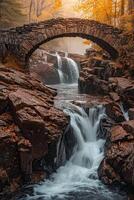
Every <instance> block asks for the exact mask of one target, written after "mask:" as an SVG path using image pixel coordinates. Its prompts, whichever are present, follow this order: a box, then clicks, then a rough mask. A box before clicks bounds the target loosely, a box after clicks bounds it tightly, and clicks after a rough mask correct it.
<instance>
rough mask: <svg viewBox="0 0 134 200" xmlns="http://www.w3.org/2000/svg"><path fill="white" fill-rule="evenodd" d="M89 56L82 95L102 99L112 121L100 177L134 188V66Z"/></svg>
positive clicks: (108, 124) (98, 55) (92, 53)
mask: <svg viewBox="0 0 134 200" xmlns="http://www.w3.org/2000/svg"><path fill="white" fill-rule="evenodd" d="M87 54H88V57H89V58H88V59H87V60H85V61H83V62H82V63H81V68H82V69H81V72H80V78H79V91H80V92H82V93H87V94H90V95H91V94H94V98H95V97H96V99H98V98H100V97H101V99H102V101H101V104H102V105H104V106H105V108H106V114H107V117H108V119H109V120H110V121H109V120H108V121H107V120H106V121H105V120H104V121H103V122H102V129H103V138H105V139H106V144H105V155H104V159H103V161H102V163H101V165H100V167H99V169H98V174H99V177H100V179H101V180H102V181H103V182H104V183H105V184H110V185H112V184H117V183H118V184H119V183H125V184H127V185H129V186H132V187H134V168H133V167H134V120H133V119H134V81H133V78H132V77H133V74H132V66H133V65H132V63H131V64H130V63H129V64H128V65H127V67H126V62H125V63H123V62H113V61H112V60H110V58H109V57H108V56H104V55H105V54H102V53H100V52H97V51H94V50H90V51H88V52H87ZM124 59H125V56H124ZM86 104H87V105H88V103H86ZM126 120H127V121H126ZM100 137H101V136H100Z"/></svg>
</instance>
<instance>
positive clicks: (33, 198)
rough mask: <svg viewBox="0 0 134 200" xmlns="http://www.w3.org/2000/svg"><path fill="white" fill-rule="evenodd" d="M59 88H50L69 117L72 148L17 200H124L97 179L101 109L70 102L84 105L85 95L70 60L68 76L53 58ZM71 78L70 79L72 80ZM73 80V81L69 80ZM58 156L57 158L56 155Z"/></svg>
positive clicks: (100, 107) (73, 63)
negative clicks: (58, 164)
mask: <svg viewBox="0 0 134 200" xmlns="http://www.w3.org/2000/svg"><path fill="white" fill-rule="evenodd" d="M57 59H58V70H59V78H60V84H57V85H52V86H51V87H54V88H56V89H57V91H58V95H57V97H56V98H55V106H56V107H58V108H60V109H62V110H63V112H64V113H66V114H67V115H69V116H70V126H71V128H72V132H73V135H74V137H75V139H76V145H75V147H74V149H73V153H72V155H71V157H70V159H69V160H66V155H64V159H65V165H64V166H61V167H59V168H58V169H57V171H56V172H55V173H53V174H52V175H51V176H50V178H49V179H47V180H44V181H43V182H41V183H40V184H37V185H34V186H29V188H30V187H32V190H33V191H32V194H31V192H27V191H28V190H30V189H29V188H27V189H26V190H24V194H23V196H22V197H19V198H18V199H17V200H127V197H126V194H125V193H120V192H119V191H118V189H116V190H115V189H113V190H111V189H109V188H108V187H107V186H105V185H103V184H102V183H101V181H100V180H99V179H98V175H97V169H98V167H99V164H100V162H101V161H102V159H103V157H104V144H105V140H102V139H99V138H98V137H97V135H98V132H99V131H100V130H99V125H100V121H101V119H103V118H104V117H106V114H105V108H104V107H103V106H102V105H96V106H94V107H91V108H90V109H89V110H88V112H87V111H85V110H84V108H82V107H80V106H77V105H75V104H72V101H74V100H77V101H79V102H81V103H82V102H84V101H85V95H82V94H78V84H77V80H78V75H79V73H78V72H79V70H78V66H76V63H75V62H74V61H72V59H71V60H70V59H69V60H68V65H69V70H68V71H69V72H68V73H69V76H71V78H70V79H69V78H68V79H65V77H64V74H63V73H62V68H63V66H62V62H61V59H60V57H59V55H57ZM73 78H74V79H73ZM72 79H73V80H72ZM62 153H64V152H62ZM57 156H58V155H57Z"/></svg>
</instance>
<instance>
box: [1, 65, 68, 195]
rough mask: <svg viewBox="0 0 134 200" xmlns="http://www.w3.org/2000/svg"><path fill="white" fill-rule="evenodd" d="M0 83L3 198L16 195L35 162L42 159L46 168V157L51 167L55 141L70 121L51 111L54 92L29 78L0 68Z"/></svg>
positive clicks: (57, 112)
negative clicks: (14, 193) (7, 195)
mask: <svg viewBox="0 0 134 200" xmlns="http://www.w3.org/2000/svg"><path fill="white" fill-rule="evenodd" d="M0 83H1V88H0V89H1V90H0V157H1V159H0V169H1V170H2V173H1V174H4V175H3V177H5V178H3V180H2V186H1V188H0V189H1V191H2V193H3V194H4V193H8V192H12V191H15V188H18V187H19V186H20V184H21V183H22V179H23V180H24V181H30V179H31V177H32V176H33V174H32V173H33V169H32V165H33V162H34V161H35V160H41V159H45V162H46V164H47V162H48V159H47V157H49V160H50V162H49V164H50V163H51V164H53V163H54V158H55V156H56V144H57V141H58V140H59V138H60V136H61V135H62V134H63V133H64V131H65V129H66V127H67V126H68V122H69V119H68V117H67V116H65V114H64V113H63V112H62V111H60V110H58V109H56V108H55V107H54V96H55V95H56V91H55V90H52V89H50V88H48V87H46V86H45V85H43V84H42V83H41V82H40V81H39V80H37V79H35V78H33V77H32V76H31V75H30V74H24V73H23V72H20V71H16V70H13V69H10V68H6V67H0ZM51 152H53V153H51ZM3 170H4V172H3ZM34 171H36V169H35V168H34ZM35 173H36V172H35ZM6 188H8V190H7V189H6Z"/></svg>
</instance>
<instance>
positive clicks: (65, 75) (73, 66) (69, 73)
mask: <svg viewBox="0 0 134 200" xmlns="http://www.w3.org/2000/svg"><path fill="white" fill-rule="evenodd" d="M67 56H68V53H65V59H66V61H67V62H66V68H67V69H66V72H64V68H65V66H64V65H63V62H62V58H61V56H60V55H59V54H58V53H57V52H56V57H57V63H58V73H59V78H60V83H68V84H72V83H77V82H78V78H79V68H78V64H77V63H76V62H75V61H74V60H73V59H71V58H69V57H67Z"/></svg>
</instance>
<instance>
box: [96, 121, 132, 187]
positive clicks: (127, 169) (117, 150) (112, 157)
mask: <svg viewBox="0 0 134 200" xmlns="http://www.w3.org/2000/svg"><path fill="white" fill-rule="evenodd" d="M126 123H129V122H126ZM123 124H124V123H123ZM127 130H128V129H124V125H117V126H115V127H113V128H112V129H111V132H110V135H109V137H108V138H107V142H106V149H105V158H104V160H103V161H102V163H101V165H100V167H99V169H98V174H99V177H100V179H101V180H102V181H103V182H104V183H106V184H113V183H116V182H118V183H121V182H125V183H127V184H130V185H131V186H134V177H133V173H134V169H133V165H134V154H133V152H134V136H133V135H132V132H131V131H132V130H129V131H128V132H127Z"/></svg>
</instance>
